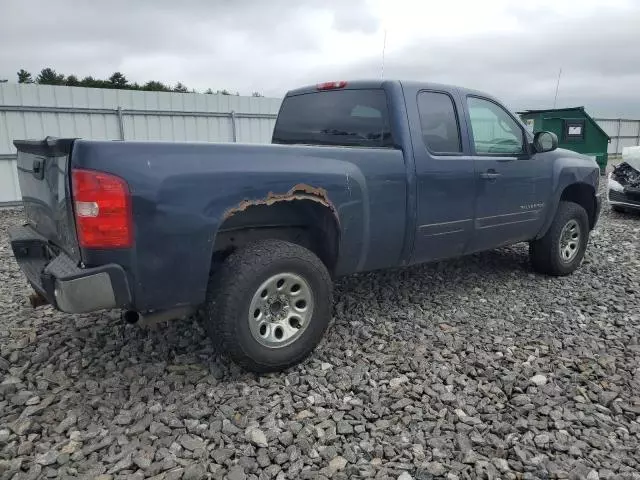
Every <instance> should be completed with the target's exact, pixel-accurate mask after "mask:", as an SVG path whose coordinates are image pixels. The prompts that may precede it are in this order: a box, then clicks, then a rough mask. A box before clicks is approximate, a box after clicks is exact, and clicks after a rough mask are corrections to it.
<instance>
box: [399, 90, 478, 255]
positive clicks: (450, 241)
mask: <svg viewBox="0 0 640 480" xmlns="http://www.w3.org/2000/svg"><path fill="white" fill-rule="evenodd" d="M408 103H409V102H408ZM408 107H409V108H410V109H411V110H413V108H414V105H413V104H411V105H408ZM461 112H462V110H461V105H460V104H459V99H456V98H454V96H453V95H452V92H439V91H431V90H423V91H419V92H417V112H415V111H410V115H411V113H413V115H411V116H412V117H413V118H412V125H414V126H416V127H417V126H419V127H420V129H418V128H416V130H414V133H413V135H412V136H413V146H414V157H415V163H416V187H417V188H416V190H417V197H418V198H417V228H416V234H415V243H414V248H413V255H412V257H411V262H412V263H419V262H427V261H431V260H440V259H444V258H450V257H456V256H459V255H462V254H463V252H464V250H465V247H466V245H467V242H468V241H469V237H470V235H471V233H472V232H473V210H474V200H475V188H476V184H475V169H474V159H473V157H472V156H470V155H467V154H466V153H465V152H464V148H463V142H462V141H461V139H462V138H464V135H466V129H465V125H464V123H463V122H460V121H459V120H460V116H461V115H462V113H461ZM418 130H419V131H418ZM461 134H462V135H461Z"/></svg>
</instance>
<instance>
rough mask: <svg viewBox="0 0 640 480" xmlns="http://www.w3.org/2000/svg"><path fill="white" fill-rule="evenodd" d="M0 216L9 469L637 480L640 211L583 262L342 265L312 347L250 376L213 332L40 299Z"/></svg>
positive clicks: (10, 472)
mask: <svg viewBox="0 0 640 480" xmlns="http://www.w3.org/2000/svg"><path fill="white" fill-rule="evenodd" d="M20 220H21V212H20V211H17V210H7V211H2V212H0V278H2V283H1V284H0V349H1V351H0V379H2V382H1V384H0V479H8V478H16V479H27V478H30V479H36V478H56V477H62V478H99V479H103V480H106V479H115V478H127V479H143V478H154V479H179V478H182V479H193V480H195V479H202V478H216V479H218V478H220V479H222V478H228V479H234V480H240V479H271V478H277V479H284V478H290V479H294V478H296V479H297V478H301V479H310V478H337V479H340V478H392V479H402V480H408V479H411V478H414V479H430V478H447V479H450V480H453V479H465V478H490V479H498V478H503V479H515V478H522V479H534V478H571V479H589V480H595V479H613V478H620V479H639V478H640V474H639V473H637V472H638V471H639V470H640V454H639V453H638V452H639V451H640V283H639V282H640V276H639V272H640V216H637V215H636V216H633V215H620V214H613V213H609V211H608V210H607V209H606V207H605V209H604V211H603V216H602V217H601V221H600V225H599V227H598V229H597V230H596V231H595V232H594V234H593V236H592V241H591V246H590V248H589V249H588V255H587V258H586V260H585V262H584V264H583V266H582V267H581V268H580V270H579V271H578V272H577V273H576V274H574V275H572V276H570V277H567V278H560V279H552V278H546V277H544V276H540V275H537V274H534V273H532V272H531V270H530V268H529V266H528V263H527V254H526V247H525V246H521V245H518V246H515V247H512V248H505V249H500V250H497V251H494V252H489V253H484V254H480V255H474V256H472V257H468V258H464V259H460V260H455V261H450V262H444V263H440V264H435V265H428V266H419V267H414V268H409V269H404V270H394V271H387V272H379V273H371V274H365V275H359V276H355V277H350V278H346V279H343V280H341V281H340V282H339V284H338V286H337V291H336V305H335V310H334V313H335V322H334V324H333V326H332V328H331V330H330V332H329V333H328V335H327V337H326V339H325V340H324V341H323V342H322V344H321V345H320V347H319V348H318V350H317V351H316V353H315V354H314V355H313V356H312V357H311V358H310V359H309V360H308V361H306V362H305V363H304V364H303V365H300V366H298V367H295V368H293V369H291V370H290V371H288V372H286V373H282V374H276V375H269V376H264V377H257V376H255V375H252V374H247V373H244V372H242V371H240V370H238V369H237V368H236V367H235V366H233V365H230V364H229V363H228V362H226V361H224V360H220V359H219V358H217V357H216V356H215V355H214V354H213V352H212V349H211V347H210V345H209V342H208V341H207V340H206V338H205V336H204V333H203V331H202V329H201V328H200V327H199V326H198V325H197V324H194V323H193V322H192V321H189V320H184V321H176V322H173V323H169V324H164V325H160V326H159V327H157V328H155V329H146V330H145V329H141V328H139V327H135V326H130V325H127V324H125V323H123V322H122V321H121V320H120V319H119V314H118V313H117V312H106V313H97V314H89V315H77V316H70V315H65V314H61V313H57V312H54V311H53V310H52V309H51V308H49V307H45V308H42V309H38V310H35V311H34V310H31V309H30V307H28V306H27V302H26V299H25V296H26V294H27V293H28V292H29V289H28V287H27V285H26V283H25V280H24V278H23V276H22V275H21V273H20V272H19V270H18V268H17V266H16V264H15V262H14V260H13V258H12V256H11V253H10V249H9V246H8V242H7V239H6V229H7V227H8V226H9V225H10V224H14V223H17V222H19V221H20Z"/></svg>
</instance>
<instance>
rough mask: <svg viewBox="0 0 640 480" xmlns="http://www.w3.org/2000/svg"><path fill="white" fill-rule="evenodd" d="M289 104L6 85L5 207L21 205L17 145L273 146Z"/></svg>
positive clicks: (2, 91) (0, 183) (2, 121)
mask: <svg viewBox="0 0 640 480" xmlns="http://www.w3.org/2000/svg"><path fill="white" fill-rule="evenodd" d="M280 102H281V99H279V98H264V97H239V96H235V95H206V94H197V93H168V92H140V91H132V90H108V89H97V88H79V87H56V86H49V85H24V84H21V85H17V84H0V203H5V204H6V203H12V202H16V201H18V200H19V199H20V192H19V188H18V183H17V173H16V165H15V148H14V146H13V140H15V139H25V138H38V139H40V138H44V137H45V136H47V135H51V136H57V137H81V138H88V139H94V140H122V139H125V140H167V141H178V142H179V141H205V142H233V141H236V142H239V143H269V142H270V141H271V133H272V130H273V125H274V123H275V118H276V115H277V113H278V109H279V108H280Z"/></svg>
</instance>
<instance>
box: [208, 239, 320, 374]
mask: <svg viewBox="0 0 640 480" xmlns="http://www.w3.org/2000/svg"><path fill="white" fill-rule="evenodd" d="M331 290H332V284H331V277H330V276H329V272H328V271H327V269H326V267H325V266H324V264H323V263H322V261H321V260H320V259H319V258H318V257H317V256H316V255H314V254H313V253H312V252H311V251H309V250H307V249H306V248H304V247H301V246H299V245H296V244H293V243H289V242H285V241H281V240H264V241H260V242H257V243H254V244H251V245H247V246H246V247H244V248H242V249H240V250H238V251H236V252H234V253H232V254H231V255H230V256H229V257H228V258H227V259H226V260H225V261H224V263H223V264H222V265H221V266H220V268H218V269H217V270H216V272H215V274H214V275H213V276H212V278H211V281H210V284H209V290H208V292H207V300H206V304H205V308H204V318H203V320H204V324H205V327H206V329H207V333H208V334H209V336H210V337H211V339H212V341H213V342H214V343H215V344H216V345H217V347H218V349H219V350H220V351H221V352H222V353H225V354H227V355H228V356H229V357H230V358H231V359H232V360H234V361H235V362H236V363H238V364H239V365H241V366H242V367H244V368H246V369H248V370H251V371H255V372H267V371H275V370H282V369H285V368H287V367H289V366H291V365H294V364H296V363H298V362H300V361H302V360H303V359H304V358H305V357H307V356H308V355H309V354H310V353H311V352H312V351H313V350H314V348H315V347H316V346H317V344H318V343H319V342H320V340H321V339H322V336H323V335H324V332H325V331H326V329H327V326H328V325H329V320H330V317H331V304H332V293H331Z"/></svg>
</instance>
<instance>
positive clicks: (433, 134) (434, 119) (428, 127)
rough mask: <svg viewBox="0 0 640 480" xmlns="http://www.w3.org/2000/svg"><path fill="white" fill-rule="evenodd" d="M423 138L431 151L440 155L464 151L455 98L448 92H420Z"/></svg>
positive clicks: (419, 110)
mask: <svg viewBox="0 0 640 480" xmlns="http://www.w3.org/2000/svg"><path fill="white" fill-rule="evenodd" d="M418 113H419V114H420V126H421V128H422V140H423V142H424V144H425V146H426V147H427V149H429V151H430V152H433V153H435V154H440V155H455V154H460V153H462V142H461V139H460V128H459V125H458V115H457V113H456V109H455V105H454V103H453V99H452V98H451V97H450V96H449V95H448V94H446V93H442V92H430V91H421V92H419V93H418Z"/></svg>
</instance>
